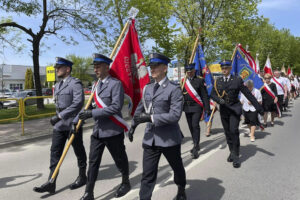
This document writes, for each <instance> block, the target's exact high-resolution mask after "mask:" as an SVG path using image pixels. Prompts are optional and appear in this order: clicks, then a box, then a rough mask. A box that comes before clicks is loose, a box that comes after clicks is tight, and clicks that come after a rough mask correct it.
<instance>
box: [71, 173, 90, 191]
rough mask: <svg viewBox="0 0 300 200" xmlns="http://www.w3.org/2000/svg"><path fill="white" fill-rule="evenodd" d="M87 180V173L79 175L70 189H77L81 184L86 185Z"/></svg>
mask: <svg viewBox="0 0 300 200" xmlns="http://www.w3.org/2000/svg"><path fill="white" fill-rule="evenodd" d="M86 181H87V177H86V176H85V175H84V176H78V177H77V179H76V180H75V182H74V183H72V184H71V185H70V189H71V190H75V189H77V188H80V187H81V186H84V185H85V184H86Z"/></svg>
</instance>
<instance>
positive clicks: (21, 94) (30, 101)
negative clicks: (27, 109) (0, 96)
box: [3, 90, 36, 108]
mask: <svg viewBox="0 0 300 200" xmlns="http://www.w3.org/2000/svg"><path fill="white" fill-rule="evenodd" d="M31 96H36V92H35V91H34V90H25V91H22V92H16V93H14V94H13V95H11V96H10V97H9V98H12V99H25V98H26V97H31ZM34 104H36V99H27V100H26V101H25V106H28V105H34ZM17 106H19V102H18V101H16V100H7V101H4V102H3V108H9V107H17Z"/></svg>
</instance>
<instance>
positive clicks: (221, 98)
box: [211, 60, 264, 168]
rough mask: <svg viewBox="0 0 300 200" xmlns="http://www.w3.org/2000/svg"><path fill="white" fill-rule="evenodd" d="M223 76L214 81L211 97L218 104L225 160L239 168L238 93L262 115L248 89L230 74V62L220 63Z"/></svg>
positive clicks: (239, 78) (239, 107) (261, 109)
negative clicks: (227, 148) (226, 145)
mask: <svg viewBox="0 0 300 200" xmlns="http://www.w3.org/2000/svg"><path fill="white" fill-rule="evenodd" d="M220 65H221V68H222V73H223V76H221V77H220V78H218V79H217V80H216V81H215V84H214V88H213V90H212V93H211V97H212V99H213V100H215V101H216V102H217V103H218V104H220V116H221V121H222V125H223V128H224V131H225V136H226V140H227V144H228V147H229V151H230V154H229V156H228V158H227V161H228V162H233V167H234V168H239V167H240V166H241V164H240V160H239V155H240V138H239V134H240V133H239V123H240V116H241V114H242V104H241V103H240V101H239V97H238V96H239V93H240V92H242V93H243V94H244V95H245V97H246V98H247V99H248V100H249V101H250V102H251V104H252V105H253V106H254V107H255V109H256V110H257V112H258V113H259V114H261V115H263V113H264V111H263V108H262V106H261V105H260V104H259V103H258V102H257V100H256V98H255V97H254V96H253V95H252V94H251V92H250V91H249V89H248V88H247V87H246V86H245V85H244V82H243V79H242V78H241V77H240V76H234V75H231V74H230V71H231V69H232V67H231V60H224V61H222V62H220Z"/></svg>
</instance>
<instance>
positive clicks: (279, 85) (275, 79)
mask: <svg viewBox="0 0 300 200" xmlns="http://www.w3.org/2000/svg"><path fill="white" fill-rule="evenodd" d="M273 80H274V81H275V83H276V84H277V85H279V86H280V87H281V88H282V91H283V92H284V88H283V86H282V85H281V84H280V83H279V82H278V81H277V80H276V79H275V78H274V77H273Z"/></svg>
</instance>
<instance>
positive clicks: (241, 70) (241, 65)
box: [231, 50, 264, 89]
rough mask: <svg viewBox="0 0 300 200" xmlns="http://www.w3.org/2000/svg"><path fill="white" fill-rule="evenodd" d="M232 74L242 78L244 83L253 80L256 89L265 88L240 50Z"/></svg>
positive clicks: (236, 55) (233, 64)
mask: <svg viewBox="0 0 300 200" xmlns="http://www.w3.org/2000/svg"><path fill="white" fill-rule="evenodd" d="M231 74H233V75H236V76H240V77H241V78H242V79H243V80H244V82H246V81H248V80H252V81H253V83H254V87H255V88H256V89H261V88H262V87H263V86H264V82H263V81H262V79H261V78H259V76H258V74H256V73H255V72H254V70H253V69H252V68H251V67H250V66H249V64H248V63H247V62H246V60H245V59H244V58H243V57H242V55H241V54H240V52H239V51H238V50H237V51H236V53H235V55H234V58H233V62H232V70H231Z"/></svg>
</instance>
